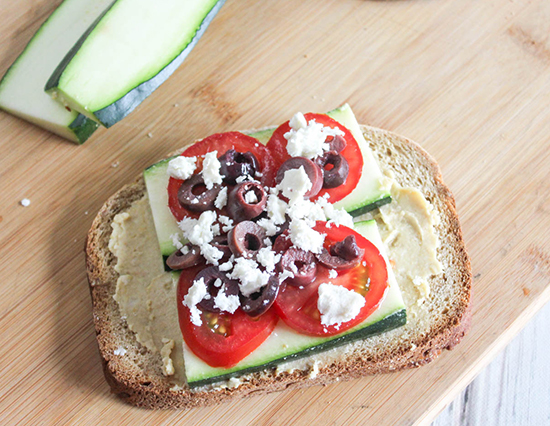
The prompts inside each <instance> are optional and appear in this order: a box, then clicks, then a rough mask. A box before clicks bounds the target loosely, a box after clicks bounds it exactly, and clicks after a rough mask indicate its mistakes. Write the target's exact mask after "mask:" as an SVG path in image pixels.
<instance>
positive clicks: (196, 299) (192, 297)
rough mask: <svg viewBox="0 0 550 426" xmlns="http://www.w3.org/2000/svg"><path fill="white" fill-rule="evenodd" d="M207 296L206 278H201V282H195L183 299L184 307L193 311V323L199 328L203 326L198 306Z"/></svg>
mask: <svg viewBox="0 0 550 426" xmlns="http://www.w3.org/2000/svg"><path fill="white" fill-rule="evenodd" d="M206 294H207V290H206V284H205V283H204V278H201V279H200V280H197V281H194V282H193V285H192V286H191V288H190V289H189V291H188V292H187V294H186V295H185V296H184V297H183V301H182V303H183V305H184V306H187V307H188V308H189V310H190V311H191V322H192V323H193V324H194V325H196V326H197V327H200V326H201V325H202V320H201V315H200V314H201V313H200V311H199V309H198V308H197V304H198V303H200V302H201V300H202V299H204V297H205V296H206Z"/></svg>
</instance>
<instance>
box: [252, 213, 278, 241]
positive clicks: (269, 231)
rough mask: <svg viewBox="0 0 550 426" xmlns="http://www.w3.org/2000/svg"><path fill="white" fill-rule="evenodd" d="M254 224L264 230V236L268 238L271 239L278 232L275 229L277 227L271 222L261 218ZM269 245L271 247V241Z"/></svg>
mask: <svg viewBox="0 0 550 426" xmlns="http://www.w3.org/2000/svg"><path fill="white" fill-rule="evenodd" d="M256 223H257V224H258V225H260V226H261V227H262V228H264V229H265V234H266V235H267V236H268V237H272V236H273V235H275V234H276V233H277V232H278V231H279V228H278V227H277V225H275V223H274V222H273V221H272V220H269V219H266V218H261V219H260V220H258V221H257V222H256ZM269 245H271V241H270V244H269Z"/></svg>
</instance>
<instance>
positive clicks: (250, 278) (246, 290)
mask: <svg viewBox="0 0 550 426" xmlns="http://www.w3.org/2000/svg"><path fill="white" fill-rule="evenodd" d="M229 277H230V278H233V279H235V280H239V281H240V283H239V288H240V290H241V293H242V294H243V296H250V295H251V294H252V293H255V292H257V291H258V290H260V289H261V288H262V287H263V286H265V285H266V284H267V282H268V281H269V277H270V274H269V272H265V271H262V270H260V268H258V264H257V263H256V262H255V261H254V260H252V259H246V258H244V257H239V258H238V259H237V260H236V261H235V264H234V266H233V271H232V272H231V274H230V275H229Z"/></svg>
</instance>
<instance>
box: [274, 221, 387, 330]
mask: <svg viewBox="0 0 550 426" xmlns="http://www.w3.org/2000/svg"><path fill="white" fill-rule="evenodd" d="M314 229H315V230H316V231H318V232H322V233H325V234H327V236H326V238H325V247H326V248H328V246H329V245H330V244H331V243H334V242H337V241H342V240H343V239H344V238H345V237H347V236H348V235H350V234H351V235H354V236H355V239H356V241H357V245H358V246H359V247H360V248H362V249H364V250H365V254H364V255H363V260H362V262H361V263H360V264H359V265H358V266H356V267H355V268H353V269H350V270H346V271H338V277H337V278H332V279H331V278H329V276H328V274H329V270H328V269H327V268H325V267H323V266H322V265H317V277H316V278H315V281H314V282H313V283H311V284H309V285H307V286H305V287H304V288H303V289H300V288H297V287H293V286H289V285H287V286H285V285H284V284H283V286H281V289H280V290H279V296H278V297H277V299H276V300H275V305H274V306H275V309H276V310H277V314H278V315H279V317H280V318H281V319H282V320H283V321H284V322H285V323H286V324H287V325H288V326H289V327H291V328H293V329H294V330H296V331H298V332H299V333H301V334H307V335H310V336H333V335H336V334H339V333H342V332H343V331H346V330H349V329H350V328H353V327H355V326H356V325H358V324H360V323H361V322H363V321H364V320H365V319H366V318H367V317H368V316H369V315H371V314H372V313H373V312H374V311H375V310H376V309H377V308H378V306H379V305H380V303H381V302H382V300H383V298H384V295H385V293H386V290H387V288H388V270H387V267H386V262H385V260H384V258H383V257H382V255H381V254H380V251H379V250H378V249H377V248H376V246H375V245H374V244H372V243H371V242H370V241H369V240H367V239H366V238H365V237H363V236H362V235H361V234H359V233H357V232H355V231H354V230H352V229H350V228H348V227H346V226H339V227H336V226H332V227H331V228H328V227H327V225H326V222H317V224H316V226H315V228H314ZM363 262H365V264H366V266H363ZM366 281H367V282H368V291H366V288H365V282H366ZM326 282H331V283H332V284H334V285H342V286H344V287H346V288H347V289H348V290H354V291H357V292H358V293H360V294H361V293H364V296H365V306H363V308H362V309H361V311H360V312H359V314H358V315H357V316H356V317H355V318H354V319H352V320H351V321H348V322H345V323H342V324H341V325H340V326H339V327H338V328H336V326H334V325H331V326H324V325H322V324H321V318H320V312H319V310H318V309H317V301H318V299H319V295H318V289H319V286H320V285H321V284H322V283H326Z"/></svg>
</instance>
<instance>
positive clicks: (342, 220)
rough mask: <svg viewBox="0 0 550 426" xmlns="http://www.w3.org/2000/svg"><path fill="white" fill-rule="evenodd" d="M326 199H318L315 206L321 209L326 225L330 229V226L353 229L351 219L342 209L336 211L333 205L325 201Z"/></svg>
mask: <svg viewBox="0 0 550 426" xmlns="http://www.w3.org/2000/svg"><path fill="white" fill-rule="evenodd" d="M327 198H328V197H320V198H319V199H318V200H317V202H316V204H317V205H318V206H321V207H322V208H323V211H324V212H325V215H326V217H327V219H330V220H329V223H328V224H327V226H328V227H330V226H331V225H332V224H334V225H336V226H340V225H344V226H347V227H348V228H353V217H352V216H351V215H350V214H349V213H348V212H347V211H345V210H344V209H337V208H335V207H334V205H333V204H331V203H329V202H328V200H327Z"/></svg>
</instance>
